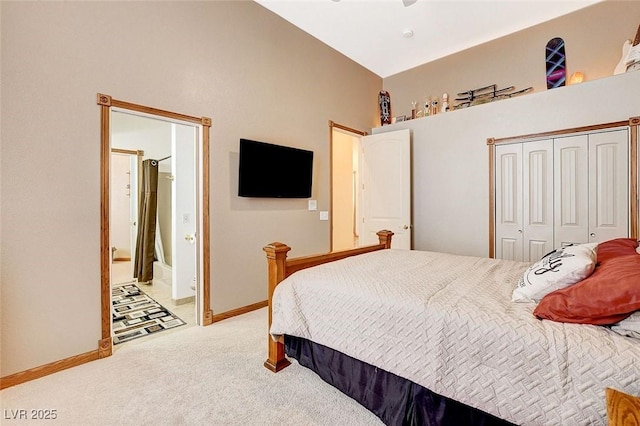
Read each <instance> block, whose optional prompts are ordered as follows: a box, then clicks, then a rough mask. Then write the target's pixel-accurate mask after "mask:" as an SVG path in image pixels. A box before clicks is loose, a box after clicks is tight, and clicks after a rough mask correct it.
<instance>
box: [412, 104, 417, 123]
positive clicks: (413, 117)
mask: <svg viewBox="0 0 640 426" xmlns="http://www.w3.org/2000/svg"><path fill="white" fill-rule="evenodd" d="M416 105H418V102H416V101H412V102H411V119H412V120H413V119H415V118H416Z"/></svg>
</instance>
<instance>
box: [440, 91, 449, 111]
mask: <svg viewBox="0 0 640 426" xmlns="http://www.w3.org/2000/svg"><path fill="white" fill-rule="evenodd" d="M447 111H449V94H448V93H443V94H442V109H441V110H440V112H447Z"/></svg>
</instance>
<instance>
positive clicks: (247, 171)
mask: <svg viewBox="0 0 640 426" xmlns="http://www.w3.org/2000/svg"><path fill="white" fill-rule="evenodd" d="M312 175H313V151H307V150H304V149H298V148H291V147H287V146H280V145H273V144H270V143H265V142H257V141H252V140H249V139H240V166H239V178H238V195H239V196H240V197H262V198H309V197H311V178H312Z"/></svg>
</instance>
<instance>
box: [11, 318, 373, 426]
mask: <svg viewBox="0 0 640 426" xmlns="http://www.w3.org/2000/svg"><path fill="white" fill-rule="evenodd" d="M266 324H267V311H266V308H264V309H260V310H258V311H254V312H251V313H248V314H245V315H241V316H238V317H235V318H231V319H228V320H225V321H221V322H219V323H216V324H213V325H210V326H208V327H192V328H187V329H184V330H182V331H177V330H176V331H174V332H167V334H165V335H164V336H162V335H163V334H164V333H159V334H158V336H157V337H152V336H150V337H149V338H148V339H149V340H146V339H139V340H136V341H132V342H128V343H126V344H124V345H119V346H121V347H119V348H118V350H117V351H116V352H115V353H114V355H113V356H111V357H109V358H105V359H102V360H98V361H94V362H91V363H88V364H84V365H81V366H79V367H75V368H72V369H69V370H65V371H62V372H60V373H56V374H53V375H50V376H47V377H44V378H42V379H38V380H34V381H31V382H28V383H24V384H22V385H18V386H14V387H11V388H8V389H4V390H2V391H0V400H1V402H0V404H1V407H2V412H3V413H11V411H9V410H14V412H15V410H20V409H26V410H31V409H42V410H57V419H56V420H55V421H53V423H56V424H59V425H349V426H357V425H380V424H382V423H381V422H380V420H379V419H378V418H377V417H375V416H374V415H373V414H371V413H370V412H369V411H367V410H366V409H364V408H363V407H362V406H360V405H359V404H358V403H356V402H355V401H354V400H352V399H350V398H349V397H347V396H345V395H344V394H342V393H340V392H339V391H337V390H336V389H334V388H333V387H331V386H329V385H327V384H326V383H324V382H323V381H322V380H321V379H319V378H318V376H316V375H315V374H314V373H312V372H311V371H309V370H307V369H306V368H303V367H300V366H299V365H298V364H297V363H295V362H294V363H293V364H292V365H291V366H290V367H288V368H286V369H284V370H282V371H281V372H279V373H277V374H273V373H271V372H270V371H268V370H267V369H265V368H264V367H263V366H262V363H263V362H264V360H265V358H266V344H267V335H266V330H267V326H266ZM4 417H5V416H3V421H2V424H3V425H5V424H6V425H19V424H33V423H34V422H38V423H42V422H43V421H37V420H27V421H15V420H6V419H5V418H4ZM49 422H52V421H49Z"/></svg>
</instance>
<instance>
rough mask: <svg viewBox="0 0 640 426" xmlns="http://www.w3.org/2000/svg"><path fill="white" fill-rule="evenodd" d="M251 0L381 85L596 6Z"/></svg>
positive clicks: (457, 0)
mask: <svg viewBox="0 0 640 426" xmlns="http://www.w3.org/2000/svg"><path fill="white" fill-rule="evenodd" d="M255 1H256V2H257V3H259V4H261V5H262V6H264V7H266V8H267V9H269V10H271V11H272V12H274V13H276V14H277V15H280V16H281V17H283V18H284V19H286V20H287V21H289V22H291V23H292V24H294V25H295V26H297V27H299V28H301V29H302V30H304V31H305V32H307V33H309V34H311V35H312V36H314V37H315V38H317V39H319V40H321V41H322V42H324V43H325V44H327V45H329V46H331V47H332V48H334V49H335V50H337V51H339V52H341V53H342V54H344V55H345V56H347V57H349V58H351V59H352V60H354V61H355V62H357V63H359V64H360V65H362V66H363V67H365V68H367V69H369V70H370V71H372V72H374V73H375V74H377V75H379V76H380V77H382V78H385V77H388V76H390V75H393V74H397V73H399V72H402V71H405V70H408V69H410V68H414V67H416V66H418V65H421V64H424V63H427V62H431V61H434V60H436V59H439V58H442V57H444V56H447V55H450V54H452V53H456V52H459V51H462V50H465V49H468V48H470V47H473V46H476V45H479V44H481V43H485V42H487V41H490V40H493V39H496V38H499V37H502V36H505V35H507V34H511V33H514V32H516V31H519V30H522V29H524V28H527V27H530V26H533V25H536V24H539V23H541V22H545V21H548V20H550V19H553V18H555V17H558V16H561V15H565V14H567V13H571V12H574V11H576V10H578V9H581V8H584V7H587V6H590V5H592V4H594V3H599V2H600V1H603V0H570V1H551V0H537V1H536V0H528V1H527V0H475V1H474V0H466V1H464V0H417V1H416V0H255ZM412 2H414V3H413V4H410V5H409V6H406V7H405V6H404V3H412ZM407 31H411V32H412V33H413V36H412V37H406V36H405V35H404V34H403V33H405V32H407ZM505 53H506V54H508V52H505Z"/></svg>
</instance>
